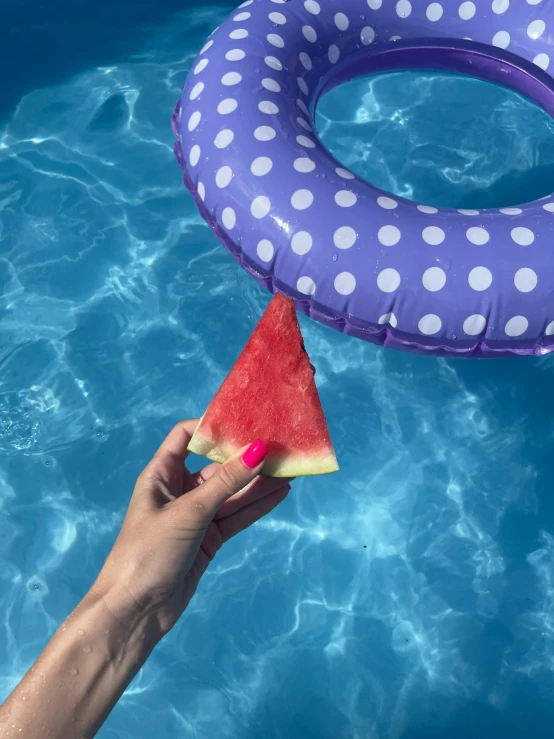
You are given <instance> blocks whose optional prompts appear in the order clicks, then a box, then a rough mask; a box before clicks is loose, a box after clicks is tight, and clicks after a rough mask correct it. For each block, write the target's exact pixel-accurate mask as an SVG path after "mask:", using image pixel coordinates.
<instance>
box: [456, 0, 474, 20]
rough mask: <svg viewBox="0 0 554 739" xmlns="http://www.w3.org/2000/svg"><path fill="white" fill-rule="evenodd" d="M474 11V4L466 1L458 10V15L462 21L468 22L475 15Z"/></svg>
mask: <svg viewBox="0 0 554 739" xmlns="http://www.w3.org/2000/svg"><path fill="white" fill-rule="evenodd" d="M476 10H477V8H476V7H475V3H472V2H469V0H467V2H465V3H462V4H461V5H460V7H459V8H458V15H459V16H460V18H461V19H462V20H463V21H469V20H471V19H472V18H473V16H474V15H475V12H476Z"/></svg>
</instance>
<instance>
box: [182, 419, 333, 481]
mask: <svg viewBox="0 0 554 739" xmlns="http://www.w3.org/2000/svg"><path fill="white" fill-rule="evenodd" d="M201 423H202V419H201V420H200V423H199V424H198V427H197V430H196V431H195V432H194V435H193V437H192V439H191V440H190V443H189V445H188V450H189V451H190V452H194V454H198V455H200V456H201V457H207V459H210V460H211V461H212V462H219V464H223V463H224V462H226V461H227V460H228V459H229V458H230V457H232V456H233V455H234V454H235V453H236V452H237V451H238V447H235V446H234V445H232V444H221V443H218V442H216V441H215V440H214V439H211V438H208V437H206V436H204V435H203V434H202V433H199V429H200V426H201ZM338 470H339V466H338V464H337V458H336V457H335V455H334V454H323V455H321V454H319V455H313V456H312V455H310V456H308V455H306V454H304V453H303V454H299V455H297V456H295V455H293V454H288V455H287V458H286V459H275V458H273V459H272V457H271V453H270V455H269V457H268V459H267V460H266V463H265V464H264V466H263V469H262V471H261V475H262V476H264V477H311V476H313V475H327V474H330V473H331V472H338Z"/></svg>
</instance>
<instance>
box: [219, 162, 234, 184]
mask: <svg viewBox="0 0 554 739" xmlns="http://www.w3.org/2000/svg"><path fill="white" fill-rule="evenodd" d="M232 179H233V170H232V169H231V167H227V165H225V166H224V167H220V168H219V169H218V170H217V172H216V175H215V184H216V185H217V186H218V187H227V185H228V184H229V183H230V182H231V180H232Z"/></svg>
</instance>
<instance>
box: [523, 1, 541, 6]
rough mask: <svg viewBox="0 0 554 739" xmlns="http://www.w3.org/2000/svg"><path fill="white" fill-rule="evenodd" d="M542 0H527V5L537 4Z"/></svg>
mask: <svg viewBox="0 0 554 739" xmlns="http://www.w3.org/2000/svg"><path fill="white" fill-rule="evenodd" d="M541 2H542V0H527V4H528V5H538V4H539V3H541Z"/></svg>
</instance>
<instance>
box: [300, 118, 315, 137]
mask: <svg viewBox="0 0 554 739" xmlns="http://www.w3.org/2000/svg"><path fill="white" fill-rule="evenodd" d="M296 120H297V121H298V123H299V125H301V126H302V128H303V129H305V130H306V131H311V132H312V133H313V129H312V127H311V126H310V124H309V123H308V121H305V120H304V119H303V118H300V116H298V118H297V119H296Z"/></svg>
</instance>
